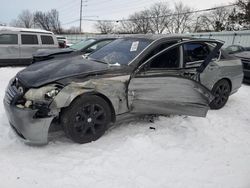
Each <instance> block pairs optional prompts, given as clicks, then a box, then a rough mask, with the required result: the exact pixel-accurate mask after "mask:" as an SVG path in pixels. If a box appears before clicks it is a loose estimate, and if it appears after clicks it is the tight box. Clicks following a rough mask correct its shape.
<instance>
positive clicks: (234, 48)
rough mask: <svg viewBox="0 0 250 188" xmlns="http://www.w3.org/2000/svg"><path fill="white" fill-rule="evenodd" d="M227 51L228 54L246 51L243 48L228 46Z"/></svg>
mask: <svg viewBox="0 0 250 188" xmlns="http://www.w3.org/2000/svg"><path fill="white" fill-rule="evenodd" d="M225 50H226V51H227V52H228V53H237V52H242V51H244V48H243V47H242V46H228V47H227V48H226V49H225Z"/></svg>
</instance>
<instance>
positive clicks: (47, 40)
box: [41, 35, 54, 45]
mask: <svg viewBox="0 0 250 188" xmlns="http://www.w3.org/2000/svg"><path fill="white" fill-rule="evenodd" d="M41 40H42V44H51V45H53V44H54V40H53V37H52V36H48V35H41Z"/></svg>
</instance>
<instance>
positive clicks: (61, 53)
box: [33, 37, 115, 63]
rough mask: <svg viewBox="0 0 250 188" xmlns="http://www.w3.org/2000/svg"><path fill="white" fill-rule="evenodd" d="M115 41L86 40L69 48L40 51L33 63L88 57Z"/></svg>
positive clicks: (110, 39)
mask: <svg viewBox="0 0 250 188" xmlns="http://www.w3.org/2000/svg"><path fill="white" fill-rule="evenodd" d="M113 40H115V38H110V37H107V38H105V37H102V38H86V39H84V40H81V41H80V42H78V43H76V44H73V45H71V46H70V47H69V48H58V49H53V50H52V49H39V50H37V51H36V52H35V53H33V63H35V62H39V61H45V60H50V59H54V58H65V57H68V56H78V55H85V56H87V55H88V54H90V53H92V52H94V51H96V50H98V49H100V48H102V47H103V46H105V45H107V44H108V43H110V42H112V41H113Z"/></svg>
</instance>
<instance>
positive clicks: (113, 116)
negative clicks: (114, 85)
mask: <svg viewBox="0 0 250 188" xmlns="http://www.w3.org/2000/svg"><path fill="white" fill-rule="evenodd" d="M84 95H96V96H98V97H101V98H102V99H104V100H105V101H106V102H107V103H108V105H109V107H110V110H111V122H112V123H114V122H115V121H116V113H115V108H114V106H113V103H112V102H111V100H110V99H109V98H108V97H107V96H105V95H104V94H102V93H99V92H94V91H90V92H86V93H81V94H79V95H77V96H75V97H74V98H73V100H71V102H70V103H69V105H67V106H65V107H63V108H67V107H68V106H70V105H71V104H72V103H73V102H74V101H75V100H76V99H78V98H79V97H81V96H84ZM63 108H62V110H61V112H62V111H63Z"/></svg>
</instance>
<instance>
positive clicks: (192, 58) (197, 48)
mask: <svg viewBox="0 0 250 188" xmlns="http://www.w3.org/2000/svg"><path fill="white" fill-rule="evenodd" d="M183 49H184V64H186V63H189V62H197V61H203V60H205V59H206V57H207V56H208V55H209V53H210V50H209V47H208V46H207V45H206V44H203V43H188V44H184V45H183Z"/></svg>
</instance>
